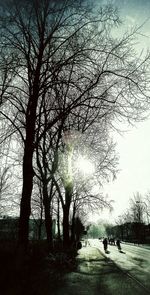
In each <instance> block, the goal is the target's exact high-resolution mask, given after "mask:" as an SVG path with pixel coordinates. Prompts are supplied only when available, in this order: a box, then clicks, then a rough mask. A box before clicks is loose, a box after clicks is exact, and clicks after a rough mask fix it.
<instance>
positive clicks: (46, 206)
mask: <svg viewBox="0 0 150 295" xmlns="http://www.w3.org/2000/svg"><path fill="white" fill-rule="evenodd" d="M43 203H44V211H45V228H46V235H47V242H48V246H49V247H51V246H52V241H53V236H52V217H51V212H50V209H51V206H50V199H49V196H48V191H47V185H46V184H44V187H43Z"/></svg>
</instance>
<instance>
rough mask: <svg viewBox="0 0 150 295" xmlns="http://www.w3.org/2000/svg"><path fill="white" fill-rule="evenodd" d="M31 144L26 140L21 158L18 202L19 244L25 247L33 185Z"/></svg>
mask: <svg viewBox="0 0 150 295" xmlns="http://www.w3.org/2000/svg"><path fill="white" fill-rule="evenodd" d="M32 145H33V144H31V141H30V140H26V142H25V150H24V158H23V189H22V198H21V204H20V220H19V244H20V245H22V246H24V247H25V248H26V247H27V245H28V235H29V217H30V213H31V194H32V187H33V167H32V157H33V148H32Z"/></svg>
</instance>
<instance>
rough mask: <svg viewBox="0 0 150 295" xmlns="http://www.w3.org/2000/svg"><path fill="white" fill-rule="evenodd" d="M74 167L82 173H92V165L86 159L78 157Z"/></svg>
mask: <svg viewBox="0 0 150 295" xmlns="http://www.w3.org/2000/svg"><path fill="white" fill-rule="evenodd" d="M76 167H77V169H78V170H79V171H81V172H82V173H83V174H92V173H94V165H93V164H92V163H91V162H90V161H89V160H87V159H85V158H83V157H79V158H78V160H77V162H76Z"/></svg>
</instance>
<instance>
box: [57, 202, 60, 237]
mask: <svg viewBox="0 0 150 295" xmlns="http://www.w3.org/2000/svg"><path fill="white" fill-rule="evenodd" d="M57 230H58V240H59V241H60V201H59V198H58V199H57Z"/></svg>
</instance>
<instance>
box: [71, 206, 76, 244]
mask: <svg viewBox="0 0 150 295" xmlns="http://www.w3.org/2000/svg"><path fill="white" fill-rule="evenodd" d="M75 214H76V210H75V206H73V214H72V224H71V241H72V242H74V241H75Z"/></svg>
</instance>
